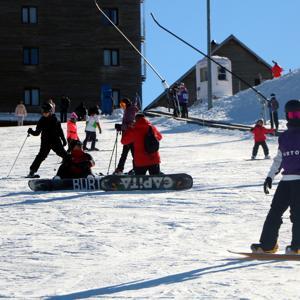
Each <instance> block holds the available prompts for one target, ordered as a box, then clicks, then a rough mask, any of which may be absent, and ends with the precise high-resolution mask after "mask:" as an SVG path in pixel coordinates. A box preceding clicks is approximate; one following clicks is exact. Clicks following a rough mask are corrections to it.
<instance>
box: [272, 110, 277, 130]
mask: <svg viewBox="0 0 300 300" xmlns="http://www.w3.org/2000/svg"><path fill="white" fill-rule="evenodd" d="M270 121H271V128H272V129H273V128H274V124H275V128H276V130H278V126H279V123H278V112H277V111H273V112H270Z"/></svg>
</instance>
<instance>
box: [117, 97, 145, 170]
mask: <svg viewBox="0 0 300 300" xmlns="http://www.w3.org/2000/svg"><path fill="white" fill-rule="evenodd" d="M120 106H121V108H122V109H123V110H124V114H123V119H122V125H121V124H116V125H115V128H116V130H117V131H118V132H122V135H124V134H125V133H126V131H127V130H128V129H129V128H130V127H131V126H133V124H134V121H135V115H136V113H137V112H138V111H139V108H138V105H137V103H136V102H134V103H132V102H131V100H130V99H129V98H123V99H121V101H120ZM129 151H130V152H131V154H132V157H133V155H134V151H133V144H126V145H123V150H122V154H121V157H120V160H119V163H118V166H117V168H116V170H115V171H114V174H116V175H121V174H123V171H124V167H125V163H126V159H127V156H128V152H129Z"/></svg>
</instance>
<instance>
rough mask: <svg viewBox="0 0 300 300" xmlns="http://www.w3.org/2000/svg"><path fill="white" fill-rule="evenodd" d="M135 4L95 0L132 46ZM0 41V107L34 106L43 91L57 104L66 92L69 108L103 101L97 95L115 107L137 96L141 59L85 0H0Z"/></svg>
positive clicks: (137, 25) (138, 35)
mask: <svg viewBox="0 0 300 300" xmlns="http://www.w3.org/2000/svg"><path fill="white" fill-rule="evenodd" d="M142 2H143V0H101V7H102V8H103V9H104V11H105V12H106V13H107V15H108V16H109V17H110V19H111V20H112V21H113V22H114V23H115V24H117V25H118V26H119V27H120V29H121V30H122V31H124V32H125V34H126V35H128V37H129V39H130V40H131V41H132V42H133V43H134V44H135V45H136V46H137V48H139V49H141V47H142V41H143V37H142V31H141V29H142V28H141V17H142V16H141V5H142ZM0 39H1V46H0V66H1V68H0V111H2V112H3V111H12V110H13V109H14V107H15V106H16V104H17V102H18V101H20V100H23V101H24V102H25V104H26V106H27V108H28V110H29V111H32V112H34V111H39V106H40V105H41V103H42V102H44V101H45V100H47V99H49V98H50V97H51V98H53V99H54V101H55V102H56V104H57V105H58V106H59V103H60V98H61V96H62V95H66V96H68V97H69V98H70V99H71V106H72V109H74V108H75V107H76V106H77V105H78V104H80V103H81V102H85V104H86V105H95V104H100V105H101V104H102V105H103V103H101V98H102V100H104V99H106V100H105V101H112V100H113V101H114V104H115V105H118V101H119V99H120V97H123V96H127V97H134V96H135V95H136V93H138V94H141V85H142V81H143V78H144V77H143V74H142V64H141V58H140V57H139V55H138V54H137V53H135V52H134V51H133V49H132V47H131V46H130V45H129V44H128V43H127V42H126V41H125V39H124V38H123V37H122V36H121V35H120V34H119V33H118V32H117V31H116V30H115V29H114V28H113V26H112V25H111V24H109V22H108V21H107V20H105V18H104V17H102V16H101V14H100V12H99V11H98V10H97V8H96V6H95V4H94V2H93V1H87V0H64V1H61V0H49V1H45V0H30V1H28V0H19V1H12V0H1V1H0ZM107 91H109V92H110V93H111V98H112V99H109V97H108V98H107ZM105 92H106V96H103V95H104V94H105ZM105 97H106V98H105ZM107 99H108V100H107Z"/></svg>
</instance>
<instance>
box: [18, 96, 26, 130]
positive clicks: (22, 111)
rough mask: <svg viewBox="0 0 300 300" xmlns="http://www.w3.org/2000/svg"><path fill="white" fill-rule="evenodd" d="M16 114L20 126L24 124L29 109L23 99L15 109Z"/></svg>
mask: <svg viewBox="0 0 300 300" xmlns="http://www.w3.org/2000/svg"><path fill="white" fill-rule="evenodd" d="M15 116H16V117H17V119H18V126H23V122H24V119H25V118H26V116H27V110H26V107H25V105H24V104H23V101H20V102H19V104H18V105H17V106H16V109H15Z"/></svg>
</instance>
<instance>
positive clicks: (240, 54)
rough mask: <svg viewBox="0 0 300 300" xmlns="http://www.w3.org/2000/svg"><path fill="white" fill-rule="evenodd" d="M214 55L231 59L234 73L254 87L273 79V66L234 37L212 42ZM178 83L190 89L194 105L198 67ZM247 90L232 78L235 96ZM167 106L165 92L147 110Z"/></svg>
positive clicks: (190, 103)
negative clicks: (218, 42)
mask: <svg viewBox="0 0 300 300" xmlns="http://www.w3.org/2000/svg"><path fill="white" fill-rule="evenodd" d="M212 55H214V56H221V57H227V58H229V59H230V60H231V64H232V72H233V73H235V74H236V75H238V76H239V77H240V78H242V79H243V80H245V81H246V82H248V83H249V84H250V85H252V86H256V85H258V84H260V83H261V82H263V81H264V80H267V79H271V78H272V71H271V65H269V64H268V63H267V62H266V61H265V60H263V59H262V58H261V57H260V56H259V55H257V54H256V53H255V52H254V51H252V50H251V49H250V48H249V47H247V46H246V45H245V44H244V43H242V42H241V41H240V40H239V39H238V38H236V37H235V36H234V35H230V36H229V37H228V38H227V39H225V40H224V41H223V42H222V43H220V44H217V43H216V42H214V41H212ZM178 81H179V82H184V83H185V85H186V87H187V88H188V90H189V94H190V102H189V105H192V104H193V103H194V102H195V101H196V98H197V93H196V89H197V88H196V65H195V66H193V67H192V68H191V69H189V70H188V71H187V72H186V73H185V74H184V75H183V76H181V77H180V78H178V80H176V82H178ZM173 84H174V83H173ZM173 84H172V85H173ZM172 85H171V86H172ZM247 88H248V86H247V85H245V84H244V83H243V82H241V81H240V80H239V79H237V78H236V77H234V76H232V89H233V94H236V93H238V92H239V91H241V90H244V89H247ZM167 105H168V101H167V97H166V93H165V92H164V93H162V94H161V95H159V96H158V97H157V98H156V99H155V100H154V101H153V102H152V103H150V104H149V105H148V106H147V107H146V109H150V108H153V107H157V106H165V107H167Z"/></svg>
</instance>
